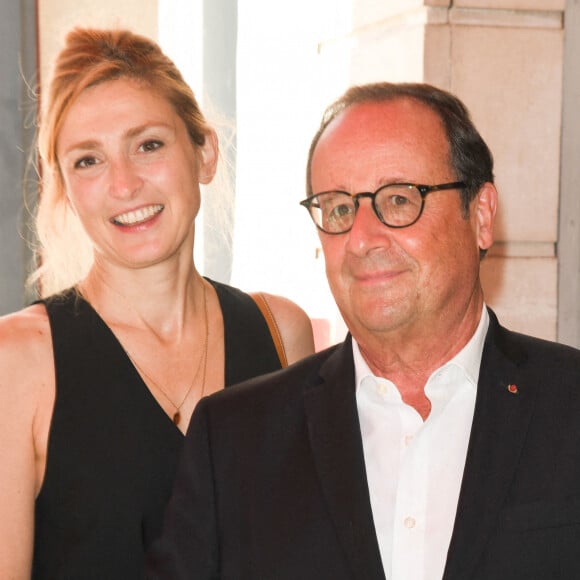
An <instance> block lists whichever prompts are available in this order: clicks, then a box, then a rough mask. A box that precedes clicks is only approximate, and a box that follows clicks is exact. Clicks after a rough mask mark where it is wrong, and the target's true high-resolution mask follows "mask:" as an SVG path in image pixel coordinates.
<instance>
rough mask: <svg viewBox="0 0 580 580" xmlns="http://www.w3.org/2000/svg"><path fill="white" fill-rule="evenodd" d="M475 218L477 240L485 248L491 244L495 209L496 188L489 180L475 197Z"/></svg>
mask: <svg viewBox="0 0 580 580" xmlns="http://www.w3.org/2000/svg"><path fill="white" fill-rule="evenodd" d="M474 210H475V219H476V225H477V241H478V244H479V248H480V249H481V250H487V249H489V248H490V247H491V245H492V244H493V226H494V223H495V214H496V211H497V189H496V188H495V185H494V184H493V183H490V182H486V183H484V184H483V185H482V186H481V188H480V189H479V193H478V194H477V197H476V198H475V207H474Z"/></svg>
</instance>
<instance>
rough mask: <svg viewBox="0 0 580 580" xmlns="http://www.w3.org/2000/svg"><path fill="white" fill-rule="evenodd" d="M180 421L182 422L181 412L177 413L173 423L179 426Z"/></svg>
mask: <svg viewBox="0 0 580 580" xmlns="http://www.w3.org/2000/svg"><path fill="white" fill-rule="evenodd" d="M180 420H181V413H180V412H179V411H176V412H175V415H173V423H174V424H175V425H179V421H180Z"/></svg>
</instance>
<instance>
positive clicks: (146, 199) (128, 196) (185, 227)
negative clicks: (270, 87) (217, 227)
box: [56, 79, 217, 268]
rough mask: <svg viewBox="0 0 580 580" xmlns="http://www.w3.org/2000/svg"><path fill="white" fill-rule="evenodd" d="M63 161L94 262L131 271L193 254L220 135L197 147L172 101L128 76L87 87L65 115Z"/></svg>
mask: <svg viewBox="0 0 580 580" xmlns="http://www.w3.org/2000/svg"><path fill="white" fill-rule="evenodd" d="M56 149H57V158H58V165H59V168H60V171H61V173H62V178H63V181H64V185H65V191H66V194H67V197H68V200H69V202H70V204H71V206H72V208H73V210H74V211H75V213H76V214H77V215H78V217H79V219H80V221H81V223H82V225H83V227H84V229H85V230H86V232H87V234H88V235H89V237H90V238H91V240H92V242H93V245H94V248H95V259H96V260H107V261H111V262H113V263H116V264H118V265H124V266H127V267H132V268H140V267H145V266H148V265H151V264H155V263H159V262H162V261H164V260H166V259H169V258H170V257H172V256H174V255H176V254H178V255H181V254H186V255H187V256H189V259H191V253H192V247H193V237H194V227H193V224H194V220H195V217H196V215H197V212H198V210H199V205H200V192H199V184H200V183H209V181H211V179H212V178H213V175H214V172H215V164H216V159H217V140H216V138H215V135H214V134H213V133H212V134H209V135H208V136H207V138H206V143H205V144H204V145H203V146H202V147H196V146H194V145H193V144H192V142H191V140H190V138H189V134H188V132H187V128H186V126H185V124H184V122H183V121H182V119H181V118H180V117H179V116H178V115H177V113H176V112H175V110H174V109H173V107H172V106H171V104H170V103H169V102H168V101H167V100H166V99H164V98H162V97H160V96H159V95H158V94H157V93H155V92H154V91H152V90H151V88H149V87H148V86H146V85H140V84H138V83H137V82H135V81H132V80H130V79H119V80H113V81H107V82H105V83H102V84H99V85H96V86H94V87H91V88H88V89H86V90H85V91H84V92H83V93H81V95H80V96H79V97H78V98H77V100H76V101H75V102H74V103H73V104H72V106H71V107H70V109H69V111H68V112H67V114H66V115H65V117H64V122H63V124H62V128H61V131H60V134H59V136H58V139H57V146H56Z"/></svg>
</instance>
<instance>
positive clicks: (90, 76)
mask: <svg viewBox="0 0 580 580" xmlns="http://www.w3.org/2000/svg"><path fill="white" fill-rule="evenodd" d="M119 78H129V79H133V80H136V81H138V82H139V83H141V84H143V85H144V86H146V87H150V88H151V89H152V90H154V91H155V92H156V93H157V94H159V95H160V96H161V97H163V98H166V99H167V101H168V102H169V103H170V104H171V105H172V106H173V108H174V109H175V111H176V113H177V114H178V115H179V117H180V118H181V119H182V120H183V122H184V123H185V126H186V127H187V130H188V133H189V136H190V138H191V141H192V143H194V145H197V146H201V145H203V144H204V143H205V139H206V136H207V134H208V133H209V132H210V131H211V130H212V129H211V127H210V126H209V124H208V123H207V121H206V119H205V117H204V115H203V113H202V112H201V110H200V108H199V106H198V103H197V100H196V98H195V96H194V94H193V91H192V90H191V88H190V87H189V85H188V84H187V83H186V82H185V80H184V79H183V77H182V75H181V73H180V72H179V70H178V69H177V67H176V66H175V64H174V63H173V62H172V61H171V59H169V58H168V57H167V56H166V55H165V54H164V53H163V52H162V51H161V49H160V47H159V46H158V45H157V44H156V43H155V42H154V41H152V40H151V39H149V38H146V37H144V36H141V35H138V34H135V33H133V32H130V31H129V30H99V29H91V28H75V29H73V30H72V31H71V32H69V34H68V35H67V37H66V42H65V47H64V48H63V50H62V51H61V52H60V53H59V55H58V57H57V59H56V62H55V66H54V71H53V76H52V80H51V83H50V87H49V92H48V98H47V99H46V101H45V106H44V110H43V114H42V116H41V122H40V127H39V133H38V152H39V156H40V167H41V171H42V175H41V177H42V179H41V193H40V199H39V203H38V209H37V212H36V218H35V226H36V237H37V239H38V246H37V248H35V263H36V264H38V267H37V269H36V270H35V271H34V272H33V274H32V275H31V277H30V279H29V283H30V284H37V285H38V287H39V288H38V290H39V294H40V295H41V296H43V297H44V296H49V295H51V294H54V293H57V292H60V291H62V290H64V289H66V288H68V287H70V286H73V285H75V284H76V283H78V282H79V281H80V280H81V279H82V278H83V277H84V276H85V275H86V274H87V273H88V271H89V269H90V267H91V265H92V263H93V247H92V244H91V241H90V240H89V238H88V236H87V234H86V233H85V231H84V229H83V228H82V226H81V224H80V221H79V220H78V218H77V216H76V215H75V213H74V212H73V211H72V208H71V206H70V204H69V203H68V200H67V197H66V192H65V186H64V182H63V179H62V175H61V172H60V167H59V162H58V158H57V154H56V145H57V140H58V136H59V133H60V130H61V127H62V123H63V120H64V118H65V116H66V114H67V112H68V110H69V109H70V107H71V105H72V104H73V103H74V102H75V100H76V99H77V98H78V96H79V95H80V94H81V93H82V92H83V91H84V90H85V89H87V88H89V87H92V86H95V85H97V84H100V83H103V82H106V81H111V80H116V79H119Z"/></svg>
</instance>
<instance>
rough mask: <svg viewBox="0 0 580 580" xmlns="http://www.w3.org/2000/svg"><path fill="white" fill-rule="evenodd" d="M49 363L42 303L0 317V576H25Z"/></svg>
mask: <svg viewBox="0 0 580 580" xmlns="http://www.w3.org/2000/svg"><path fill="white" fill-rule="evenodd" d="M53 402H54V366H53V362H52V344H51V339H50V331H49V326H48V321H47V318H46V314H45V311H44V307H42V306H33V307H30V308H27V309H25V310H22V311H20V312H17V313H14V314H11V315H8V316H4V317H2V318H0V409H1V410H2V419H1V420H0V514H1V517H0V578H2V579H6V580H25V579H29V578H30V574H31V568H32V551H33V540H34V502H35V498H36V495H37V493H38V490H39V488H40V485H41V483H42V478H43V476H44V463H45V457H46V442H47V438H48V426H49V424H50V416H51V414H52V406H53Z"/></svg>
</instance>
